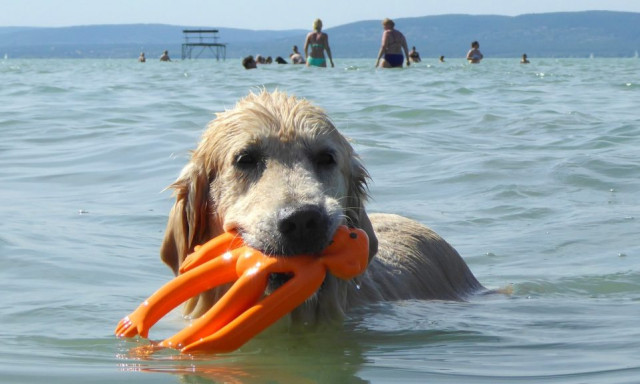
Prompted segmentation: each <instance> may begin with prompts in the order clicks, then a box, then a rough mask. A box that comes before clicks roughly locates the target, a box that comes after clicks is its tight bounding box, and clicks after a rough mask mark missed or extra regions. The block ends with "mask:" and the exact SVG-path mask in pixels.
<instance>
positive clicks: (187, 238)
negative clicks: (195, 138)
mask: <svg viewBox="0 0 640 384" xmlns="http://www.w3.org/2000/svg"><path fill="white" fill-rule="evenodd" d="M210 177H211V176H210V175H208V174H207V173H206V171H204V170H203V169H199V168H198V167H196V166H195V165H194V164H193V163H189V164H188V165H187V166H186V167H185V168H184V169H183V170H182V174H181V175H180V176H179V177H178V179H177V180H176V181H175V182H174V183H173V184H172V185H171V186H170V188H173V189H174V191H175V192H174V194H175V197H176V202H175V204H174V205H173V208H172V209H171V212H170V213H169V220H168V222H167V229H166V230H165V234H164V240H163V242H162V246H161V248H160V257H161V258H162V261H164V262H165V263H166V264H167V265H168V266H169V267H170V268H171V269H172V270H173V272H174V273H175V274H176V275H177V274H178V269H179V268H180V265H181V264H182V262H183V261H184V259H185V258H186V257H187V255H188V254H189V253H191V252H193V248H194V247H195V246H196V245H198V244H202V243H204V242H206V241H208V240H209V239H210V238H211V237H213V231H212V228H211V226H212V225H211V217H210V216H211V212H210V208H211V207H210V206H209V184H210V181H209V180H210Z"/></svg>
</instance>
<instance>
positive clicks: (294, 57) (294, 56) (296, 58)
mask: <svg viewBox="0 0 640 384" xmlns="http://www.w3.org/2000/svg"><path fill="white" fill-rule="evenodd" d="M289 58H290V59H291V62H292V63H293V64H305V63H306V61H305V60H304V57H302V55H301V54H300V52H298V46H297V45H294V46H293V52H292V53H291V54H290V55H289Z"/></svg>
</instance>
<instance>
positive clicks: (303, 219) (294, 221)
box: [278, 205, 329, 254]
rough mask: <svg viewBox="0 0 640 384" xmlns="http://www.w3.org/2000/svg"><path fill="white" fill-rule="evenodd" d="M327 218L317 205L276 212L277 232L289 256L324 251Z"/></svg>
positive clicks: (289, 208) (327, 224) (288, 208)
mask: <svg viewBox="0 0 640 384" xmlns="http://www.w3.org/2000/svg"><path fill="white" fill-rule="evenodd" d="M328 227H329V216H328V215H327V213H326V211H325V210H324V209H322V208H321V207H319V206H317V205H304V206H302V207H298V208H293V207H287V208H283V209H281V210H280V211H279V212H278V231H279V232H280V234H281V236H282V239H283V240H284V244H282V245H283V247H282V248H283V250H285V252H286V253H289V254H300V253H317V252H320V251H322V250H323V249H324V247H325V246H326V242H327V236H328V235H327V232H328V230H329V228H328Z"/></svg>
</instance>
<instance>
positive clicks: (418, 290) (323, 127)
mask: <svg viewBox="0 0 640 384" xmlns="http://www.w3.org/2000/svg"><path fill="white" fill-rule="evenodd" d="M367 180H368V173H367V171H366V170H365V168H364V167H363V165H362V163H361V161H360V159H359V157H358V156H357V155H356V153H355V152H354V150H353V148H352V147H351V145H350V144H349V142H348V141H347V139H346V138H345V137H344V136H342V135H341V134H340V133H339V132H338V130H337V129H336V128H335V127H334V125H333V124H332V122H331V120H330V119H329V117H328V116H327V114H326V113H325V112H324V111H323V110H321V109H320V108H318V107H316V106H314V105H312V104H311V103H310V102H308V101H306V100H303V99H298V98H295V97H291V96H288V95H287V94H285V93H282V92H278V91H276V92H273V93H270V92H266V91H262V92H260V93H258V94H254V93H251V94H249V95H248V96H247V97H246V98H244V99H242V100H240V101H239V102H238V103H237V105H236V106H235V107H234V108H233V109H231V110H228V111H225V112H222V113H219V114H217V116H216V118H215V119H214V120H213V121H212V122H211V123H210V124H209V126H208V127H207V129H206V131H205V132H204V134H203V136H202V140H201V142H200V143H199V145H198V147H197V148H196V150H195V151H194V152H193V153H192V156H191V160H190V161H189V163H188V164H187V165H186V166H185V167H184V169H183V170H182V172H181V174H180V176H179V177H178V179H177V180H176V181H175V182H174V183H173V184H172V186H171V187H172V188H174V190H175V196H176V201H175V205H174V206H173V208H172V210H171V213H170V215H169V220H168V224H167V229H166V232H165V237H164V241H163V244H162V248H161V257H162V260H163V261H164V262H165V263H166V264H168V265H169V266H170V267H171V269H172V270H173V271H174V273H176V274H177V273H178V269H179V267H180V265H181V263H182V262H183V260H184V259H185V257H186V256H187V254H189V253H191V252H192V251H193V249H194V247H195V246H196V245H198V244H202V243H204V242H206V241H208V240H209V239H211V238H213V237H215V236H217V235H219V234H221V233H222V232H223V231H229V230H235V231H237V232H238V233H240V234H241V235H242V237H243V239H244V241H245V242H246V243H247V244H249V245H250V246H252V247H254V248H257V249H259V250H261V251H263V252H264V253H267V254H273V255H283V256H287V255H295V254H300V253H318V252H320V251H321V250H323V249H324V248H325V247H326V246H327V245H328V243H329V242H330V240H331V238H332V236H333V233H334V231H335V230H336V228H337V226H338V225H341V224H346V225H349V226H354V227H358V228H362V229H363V230H365V231H366V232H367V234H368V235H369V240H370V247H369V251H370V252H369V260H370V263H369V267H368V269H367V271H366V272H365V273H364V274H362V275H361V276H359V277H358V278H356V279H354V281H343V280H340V279H337V278H335V277H333V276H330V275H328V277H327V278H326V279H325V282H324V283H323V285H322V287H321V288H320V290H319V291H318V292H317V293H316V294H315V295H314V296H313V297H311V298H310V299H308V300H307V301H306V302H305V303H304V304H302V305H301V306H299V307H298V308H297V309H295V310H294V311H293V312H292V313H291V314H290V320H291V321H292V322H293V323H294V324H295V323H298V324H317V323H319V322H332V321H340V320H341V319H342V318H343V316H344V314H345V312H346V311H347V310H348V309H349V308H351V307H353V306H356V305H361V304H366V303H372V302H375V301H380V300H402V299H443V300H461V299H463V298H464V297H465V296H467V295H469V294H471V293H474V292H477V291H480V290H483V287H482V285H481V284H480V283H479V282H478V281H477V280H476V278H475V277H474V276H473V274H472V273H471V271H470V270H469V268H468V267H467V265H466V264H465V262H464V261H463V260H462V258H461V257H460V255H459V254H458V252H456V250H455V249H454V248H453V247H451V246H450V245H449V244H448V243H447V242H446V241H444V240H443V239H442V238H441V237H440V236H438V235H437V234H436V233H434V232H433V231H431V230H430V229H429V228H427V227H425V226H423V225H421V224H419V223H417V222H415V221H413V220H410V219H407V218H404V217H401V216H397V215H390V214H372V215H367V212H366V211H365V202H366V200H367V184H366V183H367ZM278 278H283V277H278V276H275V277H274V279H273V280H274V281H273V284H274V285H276V284H278V281H277V280H278ZM226 288H227V287H219V288H216V289H214V290H211V291H208V292H206V293H203V294H201V295H200V296H198V297H195V298H193V299H191V300H190V301H189V302H187V304H186V306H185V313H186V314H190V315H191V316H193V317H198V316H200V315H201V314H203V313H204V312H205V311H206V310H207V309H209V308H210V307H211V306H212V305H213V303H215V301H216V300H217V299H218V298H219V297H220V296H221V295H222V294H223V293H224V291H225V289H226Z"/></svg>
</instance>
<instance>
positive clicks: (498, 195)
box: [0, 58, 640, 383]
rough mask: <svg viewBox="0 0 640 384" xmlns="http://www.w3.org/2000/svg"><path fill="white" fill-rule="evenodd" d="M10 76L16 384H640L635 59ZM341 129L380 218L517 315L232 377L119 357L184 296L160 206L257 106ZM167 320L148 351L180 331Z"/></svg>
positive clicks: (428, 307)
mask: <svg viewBox="0 0 640 384" xmlns="http://www.w3.org/2000/svg"><path fill="white" fill-rule="evenodd" d="M531 61H532V63H531V64H529V65H521V64H519V62H518V59H509V60H508V59H494V60H492V59H487V60H484V62H483V63H482V64H480V65H469V64H467V63H466V62H464V61H463V60H461V59H452V60H450V61H448V62H446V63H438V62H437V61H436V60H433V59H430V60H426V61H425V62H423V63H420V64H418V65H415V66H412V67H410V68H408V69H403V70H376V69H374V68H373V64H374V60H345V59H337V60H336V68H333V69H330V68H329V69H326V70H322V69H317V68H306V67H304V66H292V65H287V66H278V65H275V64H274V65H271V66H263V67H260V68H258V69H257V70H253V71H245V70H244V69H242V67H241V66H240V60H238V59H235V60H227V61H226V62H219V63H217V62H215V61H210V60H194V61H185V62H181V61H175V62H171V63H159V62H156V61H155V60H154V61H150V62H147V63H145V64H139V63H137V62H136V61H135V60H13V59H10V58H9V59H5V60H4V61H0V84H2V85H1V86H0V198H1V201H2V204H1V205H0V218H1V220H0V295H1V296H2V299H0V325H1V330H0V340H1V343H0V381H1V382H3V383H45V382H46V383H114V382H130V383H134V382H136V383H137V382H139V383H182V382H184V383H210V382H214V383H223V382H225V383H366V382H371V383H425V382H430V383H516V382H517V383H539V382H542V381H544V382H553V383H637V382H639V381H640V358H639V356H640V60H638V59H598V58H596V59H536V58H532V59H531ZM261 87H265V88H266V89H268V90H273V89H276V88H277V89H280V90H283V91H287V92H288V93H291V94H295V95H297V96H300V97H304V98H307V99H310V100H311V101H313V102H314V103H316V104H318V105H319V106H321V107H323V108H324V109H326V110H327V111H328V112H329V114H330V115H331V116H332V118H333V120H334V122H335V123H336V125H337V126H338V127H339V129H341V131H342V132H344V133H345V134H346V135H347V136H349V137H351V138H352V139H353V145H354V147H355V148H356V150H357V151H358V152H359V153H360V154H361V156H362V158H363V160H364V162H365V164H366V165H367V167H368V169H369V171H370V173H371V175H372V178H373V181H372V182H371V184H370V188H371V191H370V192H371V195H372V196H373V199H372V201H371V203H370V206H369V211H384V212H393V213H399V214H403V215H407V216H410V217H412V218H415V219H417V220H419V221H421V222H423V223H425V224H427V225H429V226H430V227H432V228H433V229H434V230H436V231H437V232H438V233H439V234H440V235H442V236H443V237H444V238H445V239H447V240H448V241H449V242H450V243H451V244H452V245H453V246H454V247H456V248H457V250H458V251H459V252H460V254H461V255H462V256H463V257H464V258H465V259H466V260H467V262H468V264H469V266H470V267H471V269H472V270H473V272H474V273H475V275H476V276H477V277H478V279H479V280H480V281H481V282H482V283H483V284H484V285H485V286H487V287H491V288H498V287H505V286H509V285H511V286H512V287H513V294H512V295H510V296H504V295H490V296H483V297H476V298H471V299H470V300H469V301H468V302H463V303H460V302H430V301H403V302H393V303H380V304H377V305H372V306H371V307H366V308H360V309H358V310H356V311H354V312H353V313H352V314H351V315H350V317H349V318H348V319H346V321H345V326H344V329H342V330H325V331H318V332H315V333H309V334H303V335H291V334H278V333H276V334H268V335H261V336H259V337H257V338H256V339H254V340H253V341H251V342H250V343H249V344H247V345H245V346H244V347H243V348H242V349H241V350H239V351H237V352H235V353H231V354H228V355H218V356H204V357H202V356H200V357H197V358H196V357H190V356H179V355H178V354H176V353H175V352H171V351H163V352H161V353H158V354H156V355H153V356H150V357H147V358H142V357H139V356H136V355H132V354H131V353H130V349H131V348H133V347H135V346H138V345H144V344H145V342H144V341H126V340H118V339H116V338H115V337H114V335H113V330H114V328H115V325H116V323H117V321H118V320H119V319H120V318H121V317H122V316H124V315H125V314H127V313H129V312H130V311H132V310H133V309H134V308H135V307H136V306H137V305H138V304H139V303H140V302H141V301H142V300H144V298H146V297H147V296H148V295H149V294H150V293H152V292H153V291H154V290H155V289H157V288H158V287H160V286H161V285H162V284H164V283H165V282H166V281H168V280H169V279H170V278H171V277H172V275H171V273H170V271H169V269H168V268H166V267H165V266H164V265H163V264H162V263H161V262H160V260H159V256H158V249H159V246H160V242H161V239H162V235H163V231H164V226H165V224H166V219H167V215H168V212H169V210H170V208H171V206H172V203H173V200H172V198H171V193H170V192H168V191H163V189H164V188H165V187H166V186H167V185H169V184H170V183H171V182H172V181H173V180H174V179H175V178H176V177H177V175H178V173H179V171H180V169H181V168H182V166H183V165H184V164H185V163H186V161H187V159H188V156H189V150H191V149H193V148H195V145H196V143H197V141H198V139H199V136H200V135H201V133H202V131H203V129H204V127H205V125H206V124H207V122H208V121H209V120H211V119H212V118H213V117H214V113H215V112H217V111H221V110H224V109H225V108H230V107H232V106H233V105H234V104H235V101H236V100H237V99H239V98H241V97H243V96H244V95H246V94H247V93H248V92H249V91H250V90H254V91H256V90H259V89H260V88H261ZM184 324H185V323H184V321H183V320H182V318H181V317H180V314H179V312H178V311H174V312H172V313H171V314H170V315H168V316H167V317H166V318H165V319H163V321H161V322H160V323H159V324H158V325H157V326H156V327H155V328H154V329H153V330H152V332H151V336H152V338H154V339H162V338H163V337H165V336H168V335H170V334H172V333H173V332H175V331H177V330H178V329H180V328H182V327H183V326H184Z"/></svg>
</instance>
